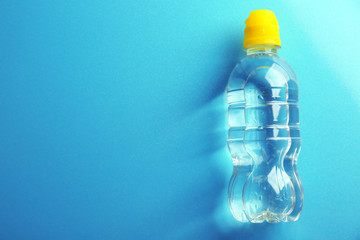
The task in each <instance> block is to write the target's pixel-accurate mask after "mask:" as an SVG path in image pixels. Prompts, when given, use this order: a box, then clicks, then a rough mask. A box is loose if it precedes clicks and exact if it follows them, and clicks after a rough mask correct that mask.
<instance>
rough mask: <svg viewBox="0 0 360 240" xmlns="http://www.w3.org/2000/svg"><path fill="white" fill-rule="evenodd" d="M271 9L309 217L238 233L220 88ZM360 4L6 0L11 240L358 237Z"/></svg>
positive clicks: (3, 98) (3, 214)
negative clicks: (253, 20) (290, 87)
mask: <svg viewBox="0 0 360 240" xmlns="http://www.w3.org/2000/svg"><path fill="white" fill-rule="evenodd" d="M264 8H265V9H270V10H273V11H274V12H275V14H276V15H277V18H278V20H279V23H280V34H281V39H282V43H283V44H282V47H283V49H282V50H281V51H280V56H282V57H283V58H285V59H286V60H287V61H288V62H289V63H290V64H291V65H292V67H293V68H294V70H295V71H296V73H297V75H298V78H299V82H300V107H301V130H302V139H303V144H302V152H301V154H300V157H299V163H298V169H299V173H300V176H301V177H302V180H303V184H304V188H305V206H304V209H303V213H302V215H301V217H300V220H299V221H298V222H296V223H281V224H273V225H271V224H260V225H254V224H241V223H237V222H236V221H235V220H233V219H232V217H231V214H230V212H229V209H228V206H227V202H226V188H227V183H228V181H229V178H230V176H231V171H232V162H231V160H230V156H229V154H228V152H227V148H226V130H225V124H226V122H225V120H226V113H225V107H224V104H223V102H224V89H225V86H226V82H227V78H228V75H229V73H230V71H231V69H232V68H233V66H234V65H235V62H236V59H237V57H238V56H239V55H241V54H240V53H241V43H242V39H243V30H244V21H245V19H246V18H247V17H248V14H249V12H250V11H251V10H255V9H264ZM358 11H360V4H359V3H358V2H356V1H355V0H353V1H339V0H336V1H332V2H331V4H329V3H328V1H310V0H301V1H300V0H297V1H285V0H284V1H271V2H269V1H189V0H184V1H165V0H156V1H155V0H152V1H151V0H149V1H145V0H139V1H104V0H103V1H63V0H61V1H60V0H58V1H8V0H3V1H1V2H0V112H1V114H0V141H1V142H0V238H1V239H6V240H8V239H277V240H278V239H317V240H318V239H359V238H360V233H359V229H360V220H359V217H358V216H357V215H358V213H359V212H360V205H359V198H360V192H359V187H358V186H359V182H360V177H359V176H360V174H359V169H360V161H359V157H358V150H359V139H360V130H359V124H358V123H359V119H360V111H359V109H360V94H359V92H360V81H359V79H360V72H359V69H360V66H359V65H360V62H359V57H358V56H359V54H360V50H359V48H358V47H357V46H358V40H359V38H360V32H359V31H358V30H357V29H358V26H359V24H360V17H359V14H358Z"/></svg>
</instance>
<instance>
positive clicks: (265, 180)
mask: <svg viewBox="0 0 360 240" xmlns="http://www.w3.org/2000/svg"><path fill="white" fill-rule="evenodd" d="M276 27H277V28H276ZM269 28H271V29H269ZM262 34H263V35H262ZM278 36H279V34H278V26H277V20H276V17H275V15H274V14H273V13H272V12H271V11H268V10H257V11H253V12H251V13H250V17H249V19H248V20H247V21H246V30H245V41H244V48H245V50H246V52H247V56H246V57H245V58H244V59H242V60H241V61H240V62H239V63H238V64H237V65H236V67H235V68H234V70H233V71H232V73H231V76H230V79H229V84H228V89H227V94H228V104H229V108H228V122H229V127H230V128H229V137H228V147H229V151H230V153H231V156H232V159H233V165H234V170H233V175H232V177H231V179H230V183H229V188H228V199H229V206H230V209H231V211H232V214H233V216H234V217H235V218H236V219H237V220H238V221H241V222H246V221H250V222H253V223H260V222H263V221H267V222H280V221H295V220H297V219H298V217H299V215H300V212H301V209H302V206H303V188H302V184H301V180H300V177H299V175H298V172H297V169H296V162H297V157H298V155H299V152H300V147H301V140H300V131H299V108H298V104H297V102H298V81H297V78H296V75H295V73H294V71H293V70H292V69H291V67H290V66H289V64H288V63H287V62H286V61H285V60H283V59H282V58H280V57H279V56H278V55H277V50H278V49H279V48H280V39H279V38H278Z"/></svg>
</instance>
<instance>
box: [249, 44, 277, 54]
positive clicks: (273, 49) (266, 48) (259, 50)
mask: <svg viewBox="0 0 360 240" xmlns="http://www.w3.org/2000/svg"><path fill="white" fill-rule="evenodd" d="M279 48H280V47H279V46H276V45H265V44H259V45H253V46H251V47H249V48H246V54H247V55H248V56H250V55H255V54H269V55H277V50H278V49H279Z"/></svg>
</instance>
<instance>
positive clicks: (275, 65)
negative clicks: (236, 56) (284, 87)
mask: <svg viewBox="0 0 360 240" xmlns="http://www.w3.org/2000/svg"><path fill="white" fill-rule="evenodd" d="M258 68H267V69H268V70H269V71H273V70H276V72H277V73H278V74H279V75H281V76H283V77H284V78H285V80H286V82H287V83H288V84H289V85H291V88H298V80H297V77H296V74H295V72H294V70H293V69H292V67H291V66H290V65H289V64H288V63H287V62H286V60H284V59H283V58H281V57H279V56H277V55H269V54H257V55H251V56H246V57H244V58H243V59H241V60H240V62H239V63H238V64H236V66H235V67H234V69H233V71H232V72H231V74H230V78H229V84H228V90H232V89H235V88H241V87H244V86H245V84H246V81H247V80H248V77H249V76H250V75H251V74H252V73H253V72H254V71H255V70H256V69H258Z"/></svg>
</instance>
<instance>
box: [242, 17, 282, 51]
mask: <svg viewBox="0 0 360 240" xmlns="http://www.w3.org/2000/svg"><path fill="white" fill-rule="evenodd" d="M245 24H246V27H245V34H244V48H249V47H250V46H251V45H256V44H271V45H276V46H279V47H280V46H281V41H280V35H279V24H278V21H277V19H276V16H275V14H274V13H273V12H272V11H270V10H255V11H252V12H250V16H249V17H248V19H247V20H246V21H245Z"/></svg>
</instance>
